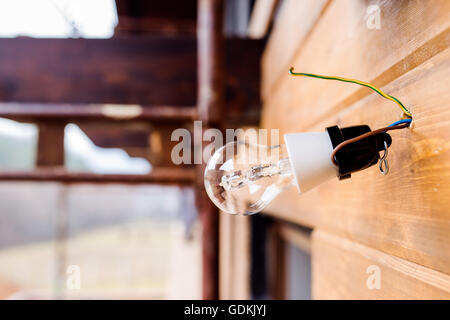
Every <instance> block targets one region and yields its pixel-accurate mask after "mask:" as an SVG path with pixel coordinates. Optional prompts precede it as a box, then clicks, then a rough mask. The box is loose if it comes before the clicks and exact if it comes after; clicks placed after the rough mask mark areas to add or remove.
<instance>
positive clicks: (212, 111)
mask: <svg viewBox="0 0 450 320" xmlns="http://www.w3.org/2000/svg"><path fill="white" fill-rule="evenodd" d="M197 17H198V32H197V35H198V43H197V45H198V48H197V49H198V59H197V60H198V99H197V103H198V112H199V119H200V120H202V121H204V122H205V123H217V122H219V121H220V120H221V119H222V116H223V114H222V111H223V110H222V109H223V103H224V101H223V99H224V81H223V74H224V55H223V50H224V40H223V1H221V0H199V1H198V14H197Z"/></svg>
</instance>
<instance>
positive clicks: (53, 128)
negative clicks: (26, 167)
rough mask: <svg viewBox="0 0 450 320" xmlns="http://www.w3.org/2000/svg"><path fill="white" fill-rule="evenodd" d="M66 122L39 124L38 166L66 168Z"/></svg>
mask: <svg viewBox="0 0 450 320" xmlns="http://www.w3.org/2000/svg"><path fill="white" fill-rule="evenodd" d="M64 127H65V123H64V122H54V121H46V122H39V123H38V128H39V134H38V144H37V157H36V166H38V167H55V166H56V167H63V166H64Z"/></svg>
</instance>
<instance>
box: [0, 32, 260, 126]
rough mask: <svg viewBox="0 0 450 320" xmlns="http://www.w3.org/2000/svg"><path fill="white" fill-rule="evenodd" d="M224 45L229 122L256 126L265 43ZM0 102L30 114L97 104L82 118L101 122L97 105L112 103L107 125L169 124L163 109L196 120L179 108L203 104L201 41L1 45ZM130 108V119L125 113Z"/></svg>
mask: <svg viewBox="0 0 450 320" xmlns="http://www.w3.org/2000/svg"><path fill="white" fill-rule="evenodd" d="M225 42H226V43H225V45H224V52H223V56H224V59H225V60H224V61H225V68H224V69H223V70H226V72H222V73H221V74H220V77H222V78H223V81H224V86H225V88H224V90H225V101H226V105H227V106H229V109H228V110H227V112H226V114H225V116H226V118H227V119H230V120H231V121H235V120H239V121H240V122H244V121H249V122H250V123H252V124H253V123H256V122H257V121H258V120H259V112H260V108H261V103H260V97H259V96H260V95H259V74H260V73H259V68H260V56H261V54H262V50H263V47H264V41H262V40H261V41H260V40H249V39H228V40H226V41H225ZM30 52H32V53H33V54H30ZM237 56H239V59H237V58H236V57H237ZM223 70H222V71H223ZM0 100H1V101H2V102H18V103H22V102H25V103H34V105H29V106H30V107H42V106H39V104H43V103H55V104H61V105H64V108H67V104H77V105H78V106H77V108H78V107H80V109H81V106H79V105H80V104H93V105H90V107H94V109H95V110H94V111H88V110H86V109H83V110H81V111H80V113H83V112H85V113H84V115H86V117H96V115H101V116H102V117H103V112H102V110H103V109H104V108H103V107H100V108H101V109H102V110H99V108H97V107H99V106H98V105H97V106H96V105H95V104H112V105H113V106H111V107H107V108H106V109H104V110H103V111H106V112H107V114H109V115H108V116H107V117H108V118H107V119H112V118H114V117H118V118H123V119H126V118H127V117H131V118H133V117H134V116H136V115H137V117H143V118H145V117H147V116H149V117H154V116H155V117H159V116H162V117H163V118H167V116H166V115H164V114H163V113H164V112H161V109H159V107H158V106H162V107H164V106H171V107H179V108H180V110H179V112H180V114H181V115H182V114H184V113H185V112H188V113H190V112H191V110H184V109H183V110H181V109H182V108H183V107H188V108H189V107H190V106H194V105H196V103H197V39H196V37H195V36H179V37H157V36H121V37H114V38H111V39H30V38H14V39H0ZM9 107H13V106H9ZM122 107H123V108H122ZM125 107H126V108H129V109H130V110H129V112H125V111H124V110H119V109H124V108H125ZM140 108H142V112H141V111H140V110H141V109H140ZM147 108H151V109H150V110H147ZM154 108H156V109H154ZM158 109H159V110H158ZM119 111H120V112H119ZM48 112H49V114H48V115H51V116H52V117H56V116H58V115H57V114H55V113H54V112H53V111H52V110H49V111H48ZM74 112H76V111H74ZM62 113H64V111H62ZM33 114H34V115H36V114H38V112H37V111H36V112H34V113H33ZM152 114H153V115H152ZM66 115H67V114H66ZM78 115H79V116H82V115H83V114H78ZM84 115H83V116H84ZM63 116H64V115H61V117H63ZM105 116H106V115H105Z"/></svg>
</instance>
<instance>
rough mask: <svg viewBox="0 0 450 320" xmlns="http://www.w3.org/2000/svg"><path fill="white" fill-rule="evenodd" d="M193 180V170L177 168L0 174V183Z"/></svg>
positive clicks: (184, 182)
mask: <svg viewBox="0 0 450 320" xmlns="http://www.w3.org/2000/svg"><path fill="white" fill-rule="evenodd" d="M194 179H195V170H193V169H178V168H170V169H164V168H158V169H155V170H153V171H152V172H151V173H149V174H97V173H90V172H73V171H66V170H64V169H60V168H56V169H55V168H49V169H36V170H33V171H1V172H0V181H55V182H64V183H118V184H152V183H154V184H168V185H192V183H193V182H194Z"/></svg>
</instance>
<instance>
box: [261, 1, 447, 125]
mask: <svg viewBox="0 0 450 320" xmlns="http://www.w3.org/2000/svg"><path fill="white" fill-rule="evenodd" d="M374 3H375V4H378V5H379V7H380V10H381V15H382V25H381V30H377V29H369V28H367V27H366V21H365V19H364V16H365V14H366V10H367V2H364V1H356V0H355V1H346V2H344V3H342V2H340V1H334V2H332V3H331V4H330V5H329V7H328V8H327V10H326V11H325V12H324V14H323V15H322V17H321V19H320V20H319V22H318V23H317V25H316V26H315V28H314V29H313V30H312V33H311V34H310V35H309V36H308V39H307V42H306V43H305V44H304V45H303V48H302V49H301V50H300V52H298V54H297V55H296V57H295V59H294V60H293V66H294V67H295V70H296V71H302V72H311V73H318V74H325V75H340V76H345V77H350V78H356V79H361V80H365V81H369V82H372V83H374V84H375V85H377V86H383V85H385V84H387V83H389V82H390V81H392V80H394V79H396V78H397V77H399V76H401V75H402V74H404V73H406V72H408V71H409V70H411V69H412V68H414V67H416V66H418V65H419V64H421V63H423V62H424V61H426V60H427V59H429V58H431V57H432V56H434V55H435V54H437V53H439V52H441V51H443V50H445V49H446V48H447V47H448V46H449V43H450V28H449V26H450V2H449V1H446V0H436V1H431V2H423V1H420V0H415V1H375V2H374ZM370 93H371V90H369V89H367V88H363V87H360V86H357V85H351V84H347V83H341V82H337V81H326V80H319V79H308V78H299V77H292V76H290V75H289V74H288V70H286V75H285V76H284V77H283V78H282V79H281V80H280V81H277V83H276V86H275V87H274V89H273V92H272V94H271V95H270V98H269V99H267V101H266V104H265V107H264V112H263V124H264V125H263V126H264V127H269V128H281V132H282V133H284V132H286V131H298V130H303V131H305V130H307V129H310V128H311V127H312V126H313V125H314V124H316V123H318V122H319V121H321V120H323V119H326V118H327V116H328V115H329V114H334V113H336V112H339V111H341V110H343V109H345V108H346V107H348V106H349V105H350V104H352V103H354V102H356V101H358V100H359V99H361V98H363V97H364V96H367V95H368V94H370ZM287 114H288V115H289V117H286V115H287Z"/></svg>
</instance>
